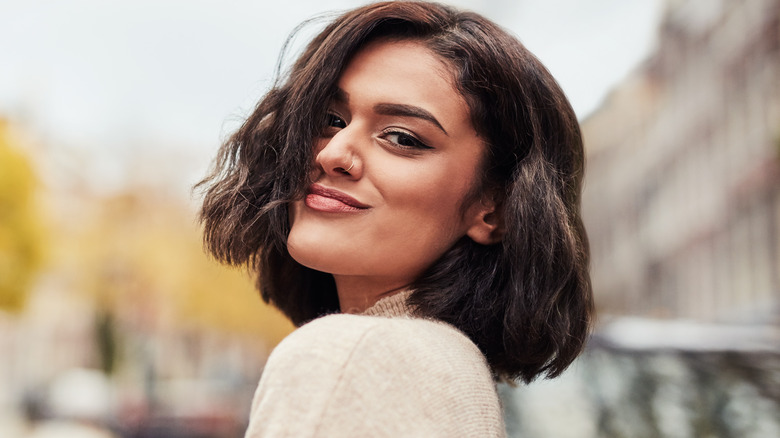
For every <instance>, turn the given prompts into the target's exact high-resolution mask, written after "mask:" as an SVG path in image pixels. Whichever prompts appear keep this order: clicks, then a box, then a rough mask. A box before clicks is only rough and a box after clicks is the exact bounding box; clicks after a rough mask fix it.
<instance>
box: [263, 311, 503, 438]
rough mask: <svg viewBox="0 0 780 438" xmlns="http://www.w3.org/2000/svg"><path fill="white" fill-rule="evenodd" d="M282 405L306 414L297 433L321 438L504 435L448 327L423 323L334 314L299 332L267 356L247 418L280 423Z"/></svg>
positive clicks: (484, 378)
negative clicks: (330, 435)
mask: <svg viewBox="0 0 780 438" xmlns="http://www.w3.org/2000/svg"><path fill="white" fill-rule="evenodd" d="M285 404H288V405H290V406H296V405H305V406H306V415H305V420H304V419H299V420H298V426H299V427H300V426H302V425H303V424H304V423H305V422H306V421H309V422H311V423H310V424H309V426H308V427H310V428H311V429H310V430H316V431H318V432H319V433H323V434H326V435H327V433H326V432H329V431H330V432H336V431H343V428H351V429H352V431H353V432H355V433H356V434H358V435H360V433H361V431H364V430H369V429H370V430H373V431H376V430H378V429H377V428H379V429H382V430H386V431H388V435H387V436H398V435H401V436H409V435H410V434H411V436H468V435H464V433H472V432H473V433H476V434H477V435H480V436H481V435H484V436H492V435H496V434H498V435H500V431H501V430H502V429H503V425H502V424H503V423H502V421H501V412H500V406H499V403H498V398H497V395H496V392H495V384H494V382H493V379H492V376H491V374H490V370H489V368H488V366H487V363H486V361H485V359H484V357H483V356H482V354H481V353H480V351H479V349H478V348H477V347H476V346H475V345H474V344H473V343H472V342H471V341H470V340H469V339H468V338H467V337H466V336H465V335H463V334H462V333H461V332H460V331H458V330H457V329H455V328H454V327H452V326H449V325H447V324H444V323H440V322H435V321H430V320H424V319H414V318H383V317H372V316H357V315H343V314H340V315H330V316H325V317H322V318H319V319H317V320H315V321H312V322H310V323H308V324H306V325H304V326H302V327H300V328H299V329H298V330H296V331H295V332H293V333H292V334H291V335H290V336H288V337H287V338H285V340H284V341H282V343H280V344H279V345H278V346H277V348H276V349H275V350H274V352H273V353H272V354H271V357H270V358H269V360H268V364H267V366H266V370H265V371H264V372H263V377H262V379H261V382H260V386H259V387H258V392H257V394H256V397H255V406H254V407H253V417H254V416H257V415H262V416H263V418H266V419H267V418H268V415H270V413H271V412H276V413H277V414H282V412H281V411H280V409H281V406H284V405H285ZM261 412H262V414H261ZM284 412H289V410H288V409H285V410H284ZM283 415H285V416H286V414H283ZM265 424H266V425H270V424H271V423H269V422H267V421H266V422H265ZM330 428H334V429H332V430H331V429H330ZM363 428H367V429H363ZM404 428H414V430H411V429H409V430H407V429H404ZM450 428H453V429H452V430H450ZM455 428H458V430H457V432H456V431H455ZM421 430H425V431H431V434H428V435H425V434H424V435H417V432H420V431H421ZM434 431H435V433H434ZM488 431H489V432H490V433H486V432H488ZM390 432H392V433H390ZM412 432H414V434H412ZM450 432H451V433H454V435H452V434H450ZM492 432H495V433H492ZM448 434H449V435H448ZM374 435H375V436H384V435H383V434H379V435H377V434H376V433H374ZM472 435H473V434H472ZM335 436H346V435H340V434H336V435H335Z"/></svg>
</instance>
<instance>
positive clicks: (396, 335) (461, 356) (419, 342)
mask: <svg viewBox="0 0 780 438" xmlns="http://www.w3.org/2000/svg"><path fill="white" fill-rule="evenodd" d="M321 354H325V355H327V356H329V357H331V358H332V357H333V356H334V354H335V355H340V354H341V355H346V356H348V357H343V359H344V360H347V359H351V360H356V359H359V360H360V365H361V366H372V361H374V360H376V361H379V362H380V363H379V364H376V365H379V366H382V364H385V363H387V362H388V361H390V362H394V363H395V364H396V365H397V362H409V365H410V366H415V367H419V366H421V365H435V364H439V366H438V367H434V369H426V370H424V371H425V372H432V371H436V370H437V369H438V368H441V367H444V368H447V369H451V368H453V367H455V368H469V367H472V368H475V370H477V371H480V372H481V371H487V370H488V367H487V363H486V361H485V359H484V356H483V355H482V353H481V352H480V351H479V349H478V348H477V346H476V345H474V343H473V342H471V340H470V339H469V338H468V337H467V336H466V335H464V334H463V333H462V332H460V331H459V330H457V329H456V328H454V327H452V326H451V325H448V324H445V323H442V322H438V321H433V320H427V319H420V318H407V317H399V318H384V317H370V316H359V315H345V314H337V315H328V316H325V317H322V318H319V319H316V320H314V321H312V322H310V323H308V324H306V325H304V326H302V327H300V328H299V329H298V330H296V331H295V332H293V333H292V334H291V335H290V336H288V337H287V338H285V340H284V341H283V342H282V343H281V344H280V345H279V346H278V347H277V349H276V350H275V351H274V355H277V356H280V358H281V356H286V357H287V356H289V358H290V359H295V358H300V359H301V360H303V359H306V360H311V359H317V356H319V355H321ZM301 355H303V357H300V356H301ZM421 361H422V362H421ZM441 371H442V372H446V371H447V370H446V369H442V370H441ZM451 371H456V370H454V369H452V370H451ZM457 371H458V372H463V371H466V370H464V369H458V370H457ZM488 373H489V371H488Z"/></svg>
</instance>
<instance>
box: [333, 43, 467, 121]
mask: <svg viewBox="0 0 780 438" xmlns="http://www.w3.org/2000/svg"><path fill="white" fill-rule="evenodd" d="M337 99H338V100H342V101H345V102H349V103H351V104H357V103H365V104H367V105H376V104H380V103H400V104H406V105H414V106H419V107H421V108H423V109H425V110H427V111H429V112H431V113H433V114H434V115H435V116H436V118H437V119H439V121H441V122H442V124H443V125H445V124H446V125H450V126H451V127H457V126H460V125H465V126H463V128H468V129H469V130H471V119H470V116H469V113H470V111H469V108H468V105H467V103H466V101H465V99H464V98H463V96H462V95H461V94H460V92H459V91H458V89H457V87H456V86H455V80H454V74H453V69H452V67H451V66H450V65H449V64H448V63H447V62H446V61H444V60H443V59H442V58H441V57H439V56H438V55H437V54H435V53H434V52H433V51H432V50H430V49H429V48H428V47H426V45H425V44H424V43H422V42H419V41H415V40H400V41H398V40H388V39H381V40H377V41H373V42H370V43H368V44H366V45H365V46H363V47H362V48H361V49H360V50H359V51H358V52H357V53H356V54H355V56H354V57H353V58H352V59H351V60H350V62H349V63H348V64H347V65H346V68H345V69H344V71H343V73H342V75H341V77H340V78H339V80H338V90H337ZM446 128H447V126H445V129H446ZM447 131H448V132H449V129H447Z"/></svg>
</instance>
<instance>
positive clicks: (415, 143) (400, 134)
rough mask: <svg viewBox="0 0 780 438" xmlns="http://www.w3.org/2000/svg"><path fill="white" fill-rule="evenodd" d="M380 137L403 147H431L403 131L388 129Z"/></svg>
mask: <svg viewBox="0 0 780 438" xmlns="http://www.w3.org/2000/svg"><path fill="white" fill-rule="evenodd" d="M382 137H383V138H384V139H385V140H387V141H389V142H391V143H394V144H396V145H398V146H401V147H402V148H404V149H433V148H432V147H430V146H428V145H426V144H425V143H423V142H422V141H420V140H418V139H417V138H416V137H415V136H414V135H412V134H410V133H408V132H404V131H398V130H388V131H385V132H384V133H382Z"/></svg>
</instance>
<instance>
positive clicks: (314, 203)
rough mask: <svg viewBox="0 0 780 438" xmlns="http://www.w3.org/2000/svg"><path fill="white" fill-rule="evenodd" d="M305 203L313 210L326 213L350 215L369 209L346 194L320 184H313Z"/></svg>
mask: <svg viewBox="0 0 780 438" xmlns="http://www.w3.org/2000/svg"><path fill="white" fill-rule="evenodd" d="M304 203H305V204H306V206H307V207H309V208H311V209H312V210H317V211H321V212H325V213H349V212H355V211H360V210H365V209H367V208H369V206H368V205H366V204H363V203H362V202H360V201H358V200H357V199H355V198H353V197H351V196H349V195H347V194H346V193H344V192H341V191H338V190H336V189H331V188H328V187H325V186H322V185H320V184H312V185H311V187H309V193H307V194H306V198H305V199H304Z"/></svg>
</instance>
